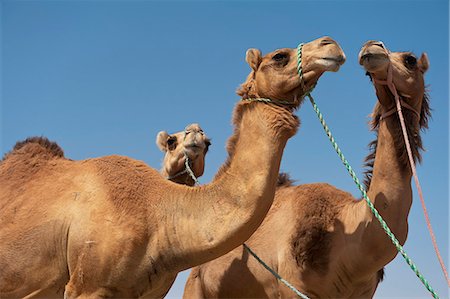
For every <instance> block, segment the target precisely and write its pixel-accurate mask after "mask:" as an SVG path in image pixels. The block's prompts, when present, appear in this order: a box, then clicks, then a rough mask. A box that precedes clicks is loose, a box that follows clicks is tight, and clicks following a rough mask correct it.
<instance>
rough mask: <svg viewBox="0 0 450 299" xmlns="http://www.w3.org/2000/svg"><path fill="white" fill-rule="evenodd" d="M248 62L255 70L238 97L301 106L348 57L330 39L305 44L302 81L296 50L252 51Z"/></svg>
mask: <svg viewBox="0 0 450 299" xmlns="http://www.w3.org/2000/svg"><path fill="white" fill-rule="evenodd" d="M246 61H247V63H248V64H249V65H250V67H251V68H252V71H251V73H250V75H249V76H248V77H247V80H246V82H245V83H243V84H242V85H241V87H240V89H239V90H238V91H237V93H238V95H240V96H241V97H242V98H243V99H247V98H269V99H273V100H282V101H287V102H289V103H292V104H294V105H296V106H298V105H299V104H300V102H301V99H302V97H303V95H304V94H305V93H306V92H307V91H309V90H310V89H311V88H313V87H314V86H315V84H316V83H317V80H318V79H319V77H320V76H321V75H322V74H323V73H324V72H326V71H331V72H336V71H338V70H339V67H340V66H341V65H342V64H343V63H344V62H345V54H344V52H343V51H342V49H341V47H340V46H339V44H338V43H337V42H335V41H334V40H333V39H332V38H330V37H328V36H326V37H321V38H318V39H316V40H314V41H311V42H309V43H306V44H304V45H303V47H302V69H303V80H302V82H301V81H300V77H299V75H298V71H297V61H298V59H297V48H294V49H291V48H284V49H278V50H276V51H274V52H272V53H269V54H266V55H265V56H262V54H261V51H259V50H257V49H249V50H247V54H246Z"/></svg>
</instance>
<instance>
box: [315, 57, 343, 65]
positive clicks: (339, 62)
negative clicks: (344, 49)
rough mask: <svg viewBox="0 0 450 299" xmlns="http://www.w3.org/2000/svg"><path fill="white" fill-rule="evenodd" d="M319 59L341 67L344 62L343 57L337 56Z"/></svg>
mask: <svg viewBox="0 0 450 299" xmlns="http://www.w3.org/2000/svg"><path fill="white" fill-rule="evenodd" d="M321 59H323V60H329V61H334V62H336V63H337V64H339V65H343V64H344V62H345V57H344V56H337V57H322V58H321Z"/></svg>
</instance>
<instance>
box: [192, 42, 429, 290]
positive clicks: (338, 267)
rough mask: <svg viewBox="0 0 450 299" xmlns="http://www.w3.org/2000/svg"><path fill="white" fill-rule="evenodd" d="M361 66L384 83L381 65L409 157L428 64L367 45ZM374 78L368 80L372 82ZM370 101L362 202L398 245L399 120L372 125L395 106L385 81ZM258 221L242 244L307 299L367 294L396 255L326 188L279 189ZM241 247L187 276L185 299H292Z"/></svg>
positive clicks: (405, 170)
mask: <svg viewBox="0 0 450 299" xmlns="http://www.w3.org/2000/svg"><path fill="white" fill-rule="evenodd" d="M359 59H360V60H359V61H360V63H361V64H362V65H363V66H364V68H365V69H366V70H367V72H368V74H369V76H370V77H371V78H376V79H379V80H384V79H385V78H386V73H387V67H388V65H389V63H391V64H392V67H393V78H394V83H395V85H396V87H397V89H398V92H399V94H401V95H402V98H403V100H404V101H406V102H407V103H408V104H409V105H410V106H412V107H413V108H414V109H415V110H416V111H418V112H419V114H420V117H419V116H418V115H416V114H415V113H414V112H412V111H410V110H408V109H403V113H404V115H405V119H406V122H407V126H408V128H409V132H408V134H409V137H410V140H411V141H412V147H413V152H414V154H415V158H416V159H420V153H419V151H420V150H421V149H422V142H421V138H420V134H419V133H420V130H421V129H423V128H427V121H428V117H429V113H430V112H429V111H430V110H429V105H428V98H427V95H426V93H425V89H424V79H423V75H424V73H425V71H426V70H427V69H428V59H427V56H426V54H423V55H422V56H421V57H420V59H416V58H415V57H414V55H413V54H412V53H409V52H396V53H391V54H389V55H388V52H387V50H386V49H385V48H384V46H383V44H382V43H380V42H374V41H370V42H367V43H366V44H365V45H364V47H363V48H362V50H361V53H360V58H359ZM374 82H376V81H375V80H374ZM375 88H376V93H377V97H378V103H377V104H376V107H375V110H374V112H373V120H372V128H373V129H374V130H375V131H376V133H377V140H375V141H374V142H373V143H372V144H371V148H372V153H371V154H370V155H369V156H368V157H367V166H368V167H369V168H368V172H367V179H366V184H367V188H368V195H369V198H370V199H371V200H372V202H373V203H374V205H375V207H376V208H377V209H378V211H379V212H380V214H381V215H382V217H383V218H384V220H385V221H386V222H387V223H388V225H389V227H390V228H391V229H392V231H393V232H394V234H395V235H396V237H397V238H398V239H399V241H400V242H401V243H402V244H404V243H405V241H406V236H407V228H408V222H407V217H408V213H409V209H410V206H411V202H412V194H411V171H410V167H409V163H408V160H407V156H406V149H405V144H404V141H403V136H402V133H401V127H400V123H399V119H398V116H397V114H395V115H394V114H392V115H390V116H387V117H385V118H384V119H382V120H381V119H380V117H381V115H382V114H383V113H386V112H388V111H390V110H391V108H393V107H394V106H395V104H394V97H393V95H392V94H391V93H390V92H389V91H388V89H387V87H386V86H385V85H378V84H375ZM281 185H282V186H280V187H279V188H278V189H277V191H276V195H275V200H274V203H273V205H272V207H271V209H270V211H269V213H268V214H267V217H266V218H265V219H264V222H263V223H262V225H261V226H260V227H259V228H258V230H257V231H256V232H255V233H254V234H253V235H252V237H251V238H250V239H249V240H248V241H247V242H246V244H247V245H248V246H249V247H250V248H251V249H252V250H253V251H254V252H255V253H256V254H258V255H259V256H260V257H261V258H262V259H263V260H264V261H265V262H266V263H267V264H268V265H269V266H270V267H271V268H272V269H274V270H276V271H277V272H278V273H279V274H280V275H281V277H283V278H284V279H286V280H287V281H289V282H290V283H292V284H293V285H294V286H295V287H296V288H297V289H298V290H300V291H302V292H303V293H304V294H306V295H307V296H308V297H310V298H371V297H373V295H374V292H375V290H376V288H377V285H378V283H379V282H380V281H381V279H382V278H383V267H384V266H385V265H387V264H388V263H389V262H390V261H391V260H392V259H394V257H395V256H396V255H397V250H396V248H395V247H394V245H393V244H392V243H391V241H390V240H389V238H388V237H387V236H386V234H385V232H384V231H383V229H382V228H381V226H380V224H379V222H378V221H377V220H376V219H375V218H374V216H373V215H372V213H371V212H370V210H369V209H368V207H367V205H366V203H365V201H363V200H357V199H355V198H353V197H352V195H351V194H349V193H347V192H344V191H341V190H338V189H336V188H335V187H333V186H331V185H328V184H306V185H299V186H292V185H291V183H290V182H289V181H286V180H285V183H284V184H283V183H282V184H281ZM294 296H295V294H294V293H293V292H292V291H291V290H290V289H288V288H287V287H286V286H284V285H283V284H282V283H280V282H279V281H277V280H276V279H275V277H273V276H272V274H270V273H269V272H268V271H267V270H266V269H264V268H263V267H262V266H261V265H260V264H259V263H258V262H257V261H256V260H255V259H254V258H253V257H252V256H249V254H248V252H247V251H245V250H244V249H243V247H242V246H240V247H238V248H236V249H235V250H233V251H231V252H230V253H228V254H227V255H225V256H223V257H220V258H219V259H216V260H214V261H211V262H209V263H206V264H204V265H201V266H199V267H196V268H194V269H193V270H192V272H191V274H190V276H189V278H188V281H187V284H186V289H185V293H184V298H189V299H192V298H217V297H220V298H292V297H294Z"/></svg>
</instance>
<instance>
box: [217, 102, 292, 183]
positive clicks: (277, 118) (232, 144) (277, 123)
mask: <svg viewBox="0 0 450 299" xmlns="http://www.w3.org/2000/svg"><path fill="white" fill-rule="evenodd" d="M258 105H264V108H263V109H265V110H268V111H266V112H265V113H263V115H270V116H271V117H272V119H270V120H269V121H270V123H271V128H272V129H273V130H271V131H275V132H278V134H286V135H287V137H288V138H289V137H291V136H293V135H294V134H295V133H296V132H297V128H298V127H299V125H300V120H299V119H298V117H297V116H296V115H294V114H292V112H291V110H290V109H289V108H284V107H279V106H276V105H272V104H266V103H261V102H244V101H241V102H239V103H237V104H236V107H235V109H234V113H233V126H234V132H233V135H232V136H231V137H230V138H229V139H228V142H227V152H228V158H227V160H226V161H225V163H224V164H223V165H222V167H221V168H220V169H219V171H218V172H217V174H216V175H215V177H214V179H217V178H219V177H220V176H222V175H223V174H224V173H225V172H226V170H227V169H228V168H229V167H230V164H231V161H232V160H233V156H234V152H235V150H236V144H237V142H238V140H239V137H240V127H241V126H240V124H241V121H242V116H243V115H244V113H251V114H253V113H256V112H255V109H257V107H256V106H258ZM280 129H283V130H280Z"/></svg>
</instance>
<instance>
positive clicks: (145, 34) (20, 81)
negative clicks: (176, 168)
mask: <svg viewBox="0 0 450 299" xmlns="http://www.w3.org/2000/svg"><path fill="white" fill-rule="evenodd" d="M0 3H1V6H0V9H1V45H2V47H1V75H2V79H1V84H2V85H1V87H2V88H1V106H0V107H1V149H2V155H3V154H4V153H5V152H7V151H9V150H10V149H11V147H12V146H13V145H14V143H15V142H16V141H17V140H21V139H24V138H26V137H28V136H32V135H44V136H47V137H48V138H50V139H51V140H55V141H57V142H58V143H59V144H60V145H61V146H62V148H63V149H64V151H65V155H66V156H67V157H69V158H72V159H87V158H90V157H98V156H104V155H110V154H120V155H126V156H129V157H132V158H135V159H139V160H143V161H145V162H146V163H147V164H149V165H150V166H152V167H154V168H157V169H158V168H160V165H161V159H162V153H161V152H160V151H159V150H158V148H157V147H156V145H155V137H156V134H157V133H158V132H159V131H160V130H167V131H168V132H177V131H180V130H182V129H183V128H184V127H185V126H186V125H187V124H189V123H192V122H198V123H199V124H200V125H201V126H202V127H203V129H204V130H205V132H206V133H207V134H208V135H209V136H210V137H211V138H212V146H211V148H210V152H209V153H208V156H207V160H206V163H207V164H206V172H205V175H204V176H203V177H201V178H200V181H201V182H202V183H208V182H210V181H211V179H212V177H213V176H214V174H215V172H216V171H217V170H218V168H219V166H220V165H221V164H222V163H223V162H224V161H225V159H226V156H227V154H226V151H225V144H226V140H227V138H228V137H229V136H230V135H231V132H232V127H231V113H232V110H233V106H234V104H235V103H236V102H237V101H238V100H239V98H238V96H237V95H236V94H235V90H236V88H237V87H238V86H239V84H240V83H242V82H243V81H244V80H245V78H246V76H247V74H248V73H249V67H248V65H247V64H246V63H245V60H244V58H245V51H246V50H247V49H248V48H252V47H254V48H259V49H261V50H262V51H263V53H267V52H270V51H273V50H275V49H277V48H282V47H296V46H297V44H298V43H300V42H307V41H310V40H313V39H315V38H318V37H321V36H324V35H329V36H331V37H333V38H334V39H336V40H337V41H338V42H339V43H340V45H341V46H342V48H343V50H344V51H345V53H346V55H347V62H346V64H345V65H344V66H343V67H342V68H341V70H340V71H339V72H338V73H326V74H325V75H324V76H323V77H322V78H321V79H320V82H319V85H318V86H317V88H316V90H315V91H314V93H313V95H314V97H315V99H316V101H317V103H318V105H319V107H320V109H321V110H322V112H323V114H324V115H325V118H326V121H327V122H328V124H329V125H330V127H331V129H332V131H333V134H334V135H335V137H336V139H337V141H338V143H339V145H340V146H341V148H342V150H343V152H344V154H345V155H346V157H347V159H348V160H349V161H350V163H351V164H352V165H353V167H354V168H355V170H357V173H358V175H359V176H360V177H362V175H361V173H362V171H363V168H362V164H363V160H364V157H365V156H366V154H367V153H368V150H367V144H368V143H369V142H370V141H371V140H372V139H373V138H374V134H373V133H372V132H370V131H369V129H368V125H367V122H368V115H369V114H370V112H371V111H372V108H373V106H374V104H375V102H376V97H375V94H374V89H373V86H372V85H371V83H370V81H369V79H368V78H367V77H366V76H364V71H363V70H362V68H361V67H360V66H359V65H358V63H357V54H358V52H359V50H360V48H361V46H362V45H363V43H364V42H366V41H367V40H370V39H376V40H382V41H383V42H384V43H385V44H386V46H387V47H389V48H390V49H391V50H393V51H413V52H415V53H416V54H417V55H420V54H421V53H422V52H427V53H428V56H429V59H430V69H429V71H428V72H427V74H426V83H427V84H428V85H429V91H430V96H431V107H432V108H433V118H432V120H431V122H430V128H429V130H428V131H426V132H424V134H423V139H424V144H425V147H426V149H427V151H426V152H425V153H424V154H423V163H422V165H421V166H419V168H418V174H419V177H420V179H421V184H422V188H423V191H424V194H425V200H426V202H427V205H428V209H429V214H430V217H431V221H432V224H433V226H434V229H435V233H436V237H437V240H438V243H439V245H440V248H441V251H442V254H443V255H444V258H445V262H446V265H447V267H448V266H449V246H448V242H449V192H448V180H449V175H448V174H449V168H448V165H449V159H448V156H449V152H448V150H449V130H448V128H449V126H448V125H449V105H448V103H449V85H448V82H449V29H448V28H449V27H448V25H449V4H448V1H447V0H444V1H440V0H424V1H398V0H397V1H393V0H391V1H362V0H360V1H209V2H208V1H164V2H163V1H7V0H4V1H1V2H0ZM298 115H299V117H300V118H301V120H302V126H301V128H300V130H299V132H298V134H297V135H296V136H294V137H293V138H292V139H291V140H290V141H289V142H288V145H287V147H286V150H285V153H284V156H283V161H282V166H281V168H282V170H283V171H286V172H289V173H290V174H291V176H292V178H294V179H296V180H297V182H298V183H309V182H328V183H331V184H333V185H335V186H337V187H338V188H341V189H344V190H346V191H349V192H351V193H352V194H354V195H355V196H357V197H359V196H360V194H359V193H358V190H357V189H356V187H355V185H354V184H353V182H352V180H351V178H350V177H349V176H348V174H347V173H346V170H345V168H344V167H343V166H342V164H341V162H340V161H339V159H338V157H337V155H336V154H335V152H334V150H333V149H332V147H331V145H330V144H329V142H328V140H327V138H326V136H325V134H324V132H323V130H322V128H321V126H320V123H319V122H318V120H317V119H316V115H315V114H314V111H313V110H312V107H311V105H310V104H309V103H307V102H306V103H305V104H304V105H303V106H302V107H301V109H300V110H299V111H298ZM409 225H410V226H409V237H408V240H407V243H406V246H405V249H406V251H407V252H408V254H409V255H410V256H411V257H412V259H413V260H414V261H415V262H416V264H417V266H418V267H419V269H420V270H421V271H422V272H423V274H424V276H425V277H426V278H427V279H428V280H429V281H430V283H431V285H432V286H433V287H434V288H435V290H436V291H437V292H438V293H439V294H440V296H441V298H447V297H448V288H447V287H446V284H445V280H444V279H443V275H442V273H441V270H440V267H439V264H438V262H437V259H436V257H435V254H434V251H433V247H432V245H431V241H430V237H429V235H428V232H427V230H426V225H425V221H424V216H423V214H422V210H421V207H420V202H419V200H418V197H417V194H416V193H414V203H413V206H412V209H411V213H410V216H409ZM274 241H275V242H276V240H274ZM187 273H188V272H187V271H186V272H183V273H181V274H180V275H179V278H178V279H177V281H176V283H175V284H174V286H173V287H172V289H171V291H170V293H169V295H168V298H180V297H181V294H182V292H183V287H184V282H185V279H186V276H187ZM375 297H376V298H428V297H429V295H428V293H427V291H426V290H425V288H424V287H423V286H422V285H421V283H420V282H419V280H418V279H417V278H416V277H415V275H414V274H413V272H412V271H411V270H410V269H409V267H408V266H407V265H406V263H405V262H404V260H403V259H402V257H400V256H398V257H397V258H396V259H395V260H394V261H393V262H392V263H390V264H389V265H388V266H387V268H386V277H385V280H384V282H383V283H381V285H380V286H379V288H378V290H377V293H376V295H375Z"/></svg>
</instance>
